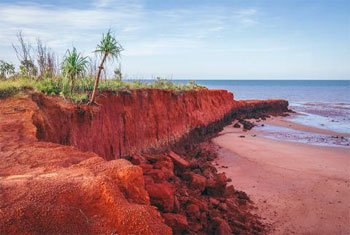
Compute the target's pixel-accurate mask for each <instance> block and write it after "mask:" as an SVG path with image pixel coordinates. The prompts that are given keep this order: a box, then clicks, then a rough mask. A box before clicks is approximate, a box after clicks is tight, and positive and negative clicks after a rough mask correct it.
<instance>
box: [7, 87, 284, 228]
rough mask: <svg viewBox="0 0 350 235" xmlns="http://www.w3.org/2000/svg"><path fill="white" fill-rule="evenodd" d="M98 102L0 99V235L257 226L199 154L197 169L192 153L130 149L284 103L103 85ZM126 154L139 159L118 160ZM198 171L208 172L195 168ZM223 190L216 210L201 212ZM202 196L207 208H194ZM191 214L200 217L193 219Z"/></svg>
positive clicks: (205, 130) (200, 132)
mask: <svg viewBox="0 0 350 235" xmlns="http://www.w3.org/2000/svg"><path fill="white" fill-rule="evenodd" d="M97 103H98V104H99V105H98V106H95V107H89V106H76V105H72V104H68V103H65V102H63V101H62V100H61V99H60V98H59V97H48V96H44V95H40V94H29V95H27V96H23V97H17V98H7V99H1V100H0V208H1V210H0V234H42V233H48V234H53V233H55V234H57V233H61V234H66V233H74V234H77V233H79V234H80V233H83V234H101V233H103V234H107V233H108V234H130V233H132V234H171V233H172V231H174V232H178V231H192V232H193V231H195V230H191V226H192V225H193V226H194V225H196V226H197V227H196V229H197V230H196V231H202V232H203V233H204V231H216V232H218V231H240V232H243V231H246V232H245V233H249V232H254V231H255V232H257V231H261V230H259V229H260V227H259V226H258V223H257V222H255V219H254V217H252V216H251V215H250V214H249V213H247V214H244V213H243V212H241V211H242V210H245V209H244V208H243V207H242V206H241V204H240V203H242V200H243V199H240V197H241V194H240V193H239V192H234V191H233V190H232V189H231V191H230V190H226V188H225V187H226V181H225V180H226V178H225V177H223V176H218V175H216V173H215V171H214V170H213V168H212V167H211V166H210V165H208V164H209V163H206V162H207V159H206V158H205V159H204V158H203V159H202V160H203V161H204V162H203V163H201V165H200V166H196V167H197V170H196V169H195V168H194V162H193V161H192V160H191V159H187V160H188V161H189V162H188V163H186V160H184V159H181V157H180V158H179V157H178V159H177V160H176V157H175V158H174V157H173V160H171V156H172V155H169V156H168V155H166V154H165V153H163V154H162V155H147V154H146V155H137V154H136V153H146V152H148V153H150V152H154V151H158V152H159V151H160V150H162V149H163V150H165V149H167V148H168V147H171V146H173V145H174V144H176V143H180V142H183V141H187V143H191V142H192V141H195V140H197V139H198V138H199V137H203V136H205V135H206V134H209V133H211V132H213V131H216V130H219V129H220V128H221V127H222V126H223V125H224V124H225V123H228V122H230V121H231V120H232V118H236V117H241V116H247V113H245V112H246V111H248V112H249V115H253V116H254V115H255V114H258V113H269V112H270V113H276V112H282V111H286V110H287V106H288V103H287V102H285V101H267V102H260V101H249V102H236V101H233V94H232V93H229V92H227V91H223V90H198V91H188V92H179V93H177V92H174V91H166V90H133V91H123V92H118V93H114V92H105V93H103V94H101V95H100V96H99V97H98V99H97ZM249 115H248V116H249ZM191 138H192V139H191ZM130 155H132V157H131V158H130V157H127V158H128V159H130V160H132V162H133V163H134V164H136V165H139V166H136V165H133V164H131V163H130V162H129V161H127V160H124V159H117V158H121V157H126V156H130ZM173 156H175V155H173ZM101 157H102V158H101ZM103 158H104V159H107V160H111V159H117V160H112V161H105V160H104V159H103ZM208 159H209V157H208ZM172 161H175V164H174V165H173V163H172ZM208 161H209V160H208ZM178 162H182V163H183V164H182V165H181V164H179V163H178ZM181 167H186V170H181V169H182V168H181ZM198 167H199V168H198ZM192 171H193V172H192ZM201 171H203V172H204V174H207V175H204V176H201V175H200V174H199V175H198V174H197V175H196V174H194V172H197V173H198V172H201ZM181 172H185V173H186V172H187V173H186V174H185V175H182V173H181ZM205 172H206V173H205ZM187 178H188V179H189V181H188V183H187V181H186V180H187ZM185 181H186V182H185ZM187 184H189V186H188V187H187V186H185V185H187ZM192 186H193V187H192ZM159 189H160V190H159ZM194 189H195V190H194ZM193 190H194V191H193ZM218 192H219V193H218ZM227 192H230V197H232V198H231V199H230V200H231V201H230V200H228V199H227V200H228V201H227V203H223V202H221V204H220V205H221V207H222V208H223V209H222V210H225V212H222V213H221V214H220V213H218V210H219V209H215V208H214V207H213V208H212V209H210V208H211V205H214V204H215V203H216V202H215V200H216V201H217V200H219V199H220V198H221V199H220V200H226V199H225V197H226V196H225V197H224V194H225V195H226V194H227ZM173 193H174V194H173ZM217 194H218V195H217ZM174 195H175V196H174ZM176 195H178V196H176ZM183 195H188V196H183ZM180 196H181V197H180ZM214 197H216V199H215V198H214ZM210 198H212V199H210ZM213 199H215V200H213ZM203 200H204V201H205V203H204V204H203V205H209V208H207V210H208V211H207V212H205V213H204V212H202V213H201V214H200V215H199V214H198V213H199V211H198V208H200V207H198V205H202V204H201V203H202V201H203ZM243 201H244V200H243ZM189 202H191V203H192V204H193V205H192V206H188V208H187V207H184V205H187V204H188V203H189ZM208 203H209V204H208ZM226 204H227V205H228V208H229V209H228V208H225V206H226V207H227V205H226ZM218 205H219V204H218ZM242 205H243V204H242ZM154 206H157V207H158V208H156V207H154ZM243 206H244V205H243ZM215 207H216V206H215ZM230 208H232V209H230ZM201 210H202V209H201ZM159 211H161V212H163V214H160V213H159ZM230 211H231V212H230ZM233 211H234V212H233ZM190 212H191V213H190ZM193 213H194V214H195V215H196V216H200V217H198V218H197V217H193V216H192V214H193ZM232 213H233V214H232ZM197 214H198V215H197ZM186 216H187V217H186ZM202 216H205V218H204V217H203V218H202ZM207 216H208V217H207ZM223 216H225V217H223ZM226 217H227V218H231V217H232V220H228V219H225V218H226ZM236 217H239V218H241V219H242V221H238V220H237V219H236ZM199 218H200V220H202V219H203V220H204V222H203V224H200V223H199V222H198V223H197V224H193V223H194V221H195V220H199ZM210 221H211V222H210ZM188 223H190V224H188ZM201 223H202V222H201ZM166 224H168V225H169V226H171V227H172V228H173V230H171V228H170V227H169V226H168V225H166ZM234 229H237V230H234Z"/></svg>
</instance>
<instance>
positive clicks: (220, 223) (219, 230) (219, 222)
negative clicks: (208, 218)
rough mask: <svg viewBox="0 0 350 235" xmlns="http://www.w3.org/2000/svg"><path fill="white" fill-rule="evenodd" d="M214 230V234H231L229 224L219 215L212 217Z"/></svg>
mask: <svg viewBox="0 0 350 235" xmlns="http://www.w3.org/2000/svg"><path fill="white" fill-rule="evenodd" d="M213 223H214V232H215V234H216V235H228V234H232V230H231V227H230V225H229V224H228V223H227V222H226V221H225V220H223V219H221V218H220V217H215V218H213Z"/></svg>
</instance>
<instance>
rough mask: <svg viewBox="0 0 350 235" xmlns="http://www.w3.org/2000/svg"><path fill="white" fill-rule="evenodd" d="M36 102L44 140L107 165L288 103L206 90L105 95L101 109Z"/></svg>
mask: <svg viewBox="0 0 350 235" xmlns="http://www.w3.org/2000/svg"><path fill="white" fill-rule="evenodd" d="M33 100H34V101H35V102H36V103H37V104H38V107H39V112H38V113H36V114H35V115H34V117H33V120H34V124H35V125H36V126H37V128H38V131H37V136H38V138H39V139H40V140H44V141H50V142H54V143H59V144H64V145H72V146H75V147H77V148H79V149H80V150H82V151H92V152H94V153H96V154H98V155H99V156H101V157H103V158H105V159H107V160H110V159H117V158H120V157H123V156H128V155H132V154H135V153H140V152H152V151H159V150H162V149H164V148H166V147H169V146H171V145H173V144H175V143H177V142H179V141H180V140H181V139H184V138H185V137H187V136H188V135H190V134H192V135H197V136H198V135H199V137H200V136H206V135H207V134H208V133H211V132H215V131H217V130H219V129H220V128H221V127H222V126H223V124H225V123H226V122H229V121H231V120H232V118H234V117H237V116H242V115H243V116H244V115H254V114H255V113H262V112H264V111H266V112H270V113H271V112H279V113H280V112H283V111H286V109H287V107H288V103H287V102H286V101H265V102H261V101H244V102H238V101H233V94H232V93H230V92H228V91H226V90H206V89H202V90H196V91H186V92H174V91H170V90H159V89H142V90H133V91H124V92H118V93H114V92H104V93H103V94H101V95H100V96H99V97H98V99H97V103H98V106H96V107H90V106H79V107H77V106H73V105H69V104H63V103H62V102H59V101H58V100H57V98H52V97H48V96H44V95H40V94H35V95H34V96H33ZM213 124H214V125H213ZM190 139H192V141H194V138H190Z"/></svg>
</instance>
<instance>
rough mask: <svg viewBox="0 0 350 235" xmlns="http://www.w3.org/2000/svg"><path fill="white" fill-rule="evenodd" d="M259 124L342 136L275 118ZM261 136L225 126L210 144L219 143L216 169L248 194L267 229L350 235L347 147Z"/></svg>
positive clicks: (349, 189) (259, 132)
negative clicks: (268, 226) (318, 144)
mask: <svg viewBox="0 0 350 235" xmlns="http://www.w3.org/2000/svg"><path fill="white" fill-rule="evenodd" d="M260 123H261V124H270V125H276V126H283V127H288V128H292V129H297V130H301V131H307V132H314V133H319V134H328V135H335V134H338V135H343V134H341V133H336V132H332V131H328V130H323V129H318V128H314V127H308V126H304V125H301V124H296V123H293V122H290V121H287V120H285V119H281V118H280V117H273V118H271V119H268V120H266V121H261V122H260ZM243 135H244V138H242V137H241V136H243ZM263 135H264V133H263V131H262V130H260V129H259V128H253V129H252V130H250V131H247V132H244V131H242V129H238V128H233V127H232V125H230V126H227V127H225V128H224V130H223V131H222V132H220V134H219V135H218V136H217V137H215V138H213V140H212V142H213V143H214V144H216V145H217V146H219V150H218V151H217V154H218V158H217V159H216V163H217V169H218V171H219V172H225V173H226V175H227V176H228V177H229V178H231V179H232V185H234V186H235V187H236V189H238V190H242V191H245V192H246V193H247V194H248V196H249V197H250V198H251V199H252V201H253V202H254V203H255V206H256V207H257V209H256V213H257V214H258V215H259V216H260V217H261V218H262V219H263V221H264V222H265V223H267V224H269V225H270V227H271V230H270V233H271V234H350V224H349V221H350V200H349V198H350V173H349V172H350V158H349V154H350V149H349V148H348V147H330V146H317V145H311V144H305V143H297V142H290V141H284V140H275V139H270V138H266V137H264V136H263ZM343 136H344V135H343Z"/></svg>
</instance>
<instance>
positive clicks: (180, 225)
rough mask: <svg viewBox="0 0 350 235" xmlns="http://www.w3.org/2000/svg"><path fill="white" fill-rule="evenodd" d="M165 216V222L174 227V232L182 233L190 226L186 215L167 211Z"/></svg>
mask: <svg viewBox="0 0 350 235" xmlns="http://www.w3.org/2000/svg"><path fill="white" fill-rule="evenodd" d="M163 217H164V219H165V223H166V224H167V225H168V226H170V227H171V228H172V229H173V232H174V234H181V233H182V232H183V231H184V230H186V228H187V226H188V223H187V218H186V216H184V215H180V214H173V213H165V214H163Z"/></svg>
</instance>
